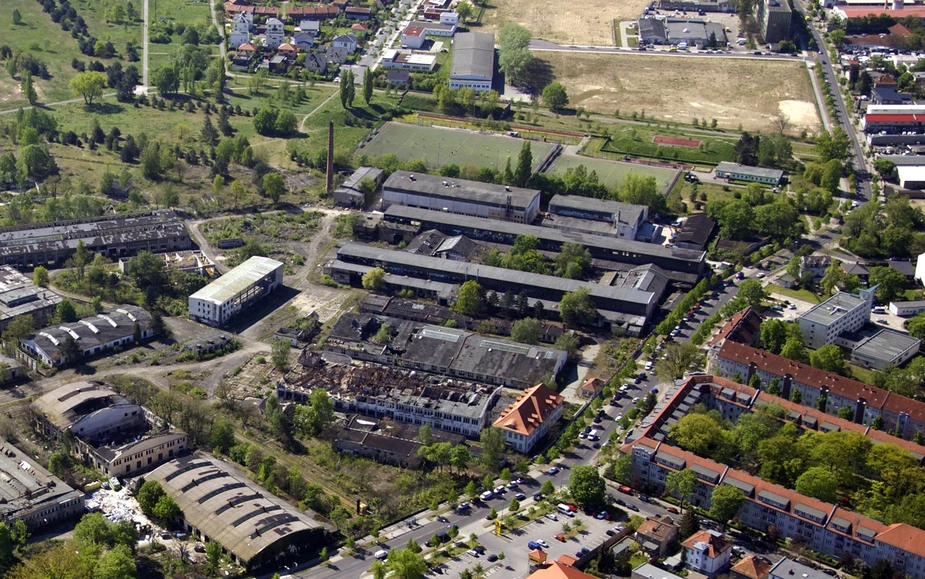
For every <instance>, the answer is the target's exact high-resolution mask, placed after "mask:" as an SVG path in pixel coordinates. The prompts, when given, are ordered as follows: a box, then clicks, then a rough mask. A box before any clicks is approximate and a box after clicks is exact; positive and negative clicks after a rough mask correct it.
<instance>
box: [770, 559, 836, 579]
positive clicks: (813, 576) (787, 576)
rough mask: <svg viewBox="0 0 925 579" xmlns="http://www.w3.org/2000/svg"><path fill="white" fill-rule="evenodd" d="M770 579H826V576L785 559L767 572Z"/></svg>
mask: <svg viewBox="0 0 925 579" xmlns="http://www.w3.org/2000/svg"><path fill="white" fill-rule="evenodd" d="M768 576H769V577H770V579H793V578H794V577H801V578H802V579H826V577H828V575H826V574H825V573H823V572H822V571H818V570H816V569H814V568H812V567H808V566H806V565H803V564H801V563H797V562H796V561H793V560H791V559H788V558H787V557H784V558H783V559H781V560H780V561H778V562H777V563H776V564H775V565H774V566H773V567H771V570H770V571H769V572H768Z"/></svg>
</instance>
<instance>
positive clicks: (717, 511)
mask: <svg viewBox="0 0 925 579" xmlns="http://www.w3.org/2000/svg"><path fill="white" fill-rule="evenodd" d="M744 502H745V493H744V492H742V489H740V488H739V487H734V486H732V485H727V484H723V485H717V486H715V487H713V494H712V495H711V500H710V517H711V518H713V519H715V520H717V521H719V522H720V523H721V524H723V525H725V524H727V523H728V522H729V521H731V520H732V519H733V518H734V517H735V516H736V515H737V514H738V513H739V509H740V508H741V507H742V503H744Z"/></svg>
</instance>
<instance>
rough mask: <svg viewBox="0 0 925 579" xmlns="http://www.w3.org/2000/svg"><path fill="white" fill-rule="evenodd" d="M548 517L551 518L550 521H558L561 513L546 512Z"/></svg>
mask: <svg viewBox="0 0 925 579" xmlns="http://www.w3.org/2000/svg"><path fill="white" fill-rule="evenodd" d="M546 518H547V519H549V520H550V521H558V520H559V515H557V514H556V513H546Z"/></svg>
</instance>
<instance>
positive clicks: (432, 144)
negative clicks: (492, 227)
mask: <svg viewBox="0 0 925 579" xmlns="http://www.w3.org/2000/svg"><path fill="white" fill-rule="evenodd" d="M524 142H525V141H524V140H523V139H519V138H516V137H508V136H506V135H497V134H485V133H479V132H476V131H470V130H468V129H451V128H443V127H424V126H419V125H407V124H404V123H397V122H394V121H393V122H389V123H386V124H385V125H383V126H382V128H381V129H379V133H378V134H377V135H376V136H375V137H373V139H372V140H371V141H370V142H369V143H367V144H366V145H364V146H363V147H362V148H361V149H360V150H359V151H357V152H358V153H362V154H366V155H369V156H370V157H381V156H383V155H388V154H389V153H394V154H395V156H397V157H398V159H399V160H400V161H408V160H411V159H420V160H422V161H424V164H426V165H427V166H428V167H431V168H435V169H436V168H440V167H442V166H444V165H446V164H448V163H454V164H456V165H459V166H460V167H462V166H464V165H474V166H476V167H494V168H496V169H499V170H500V169H504V165H505V163H506V162H507V159H508V157H510V158H511V168H512V169H513V168H515V167H517V154H518V153H519V152H520V148H521V147H522V146H523V144H524ZM529 143H530V150H531V152H532V153H533V168H534V169H536V167H537V166H538V165H539V164H540V161H542V160H543V158H544V157H545V156H546V154H547V153H549V151H551V150H552V148H553V146H554V144H553V143H543V142H541V141H529Z"/></svg>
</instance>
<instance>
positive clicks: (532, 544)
mask: <svg viewBox="0 0 925 579" xmlns="http://www.w3.org/2000/svg"><path fill="white" fill-rule="evenodd" d="M527 548H528V549H542V548H543V546H542V545H540V544H539V543H537V542H536V541H530V542H529V543H527Z"/></svg>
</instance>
